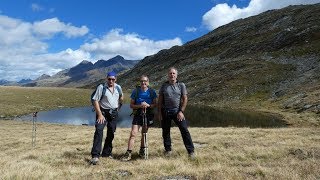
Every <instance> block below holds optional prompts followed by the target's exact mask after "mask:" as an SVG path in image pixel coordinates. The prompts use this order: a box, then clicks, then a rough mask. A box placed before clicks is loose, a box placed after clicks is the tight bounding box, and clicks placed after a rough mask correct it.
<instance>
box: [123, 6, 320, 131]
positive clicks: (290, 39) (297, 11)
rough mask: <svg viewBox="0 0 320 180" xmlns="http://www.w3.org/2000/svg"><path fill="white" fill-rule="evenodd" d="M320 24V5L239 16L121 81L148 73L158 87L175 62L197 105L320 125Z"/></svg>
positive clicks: (147, 61)
mask: <svg viewBox="0 0 320 180" xmlns="http://www.w3.org/2000/svg"><path fill="white" fill-rule="evenodd" d="M319 24H320V4H314V5H305V6H303V5H301V6H289V7H287V8H283V9H278V10H271V11H267V12H264V13H262V14H259V15H257V16H252V17H249V18H245V19H239V20H237V21H234V22H231V23H229V24H227V25H224V26H221V27H219V28H217V29H215V30H213V31H211V32H210V33H208V34H206V35H204V36H202V37H199V38H198V39H195V40H193V41H191V42H188V43H186V44H184V45H182V46H175V47H172V48H170V49H165V50H161V51H159V52H158V53H157V54H154V55H152V56H148V57H145V58H144V59H143V60H141V62H140V63H138V64H137V65H136V66H135V67H134V68H132V69H130V70H129V71H128V72H126V73H124V74H123V75H121V76H119V84H121V85H123V86H124V87H127V88H133V87H134V85H135V83H136V79H137V78H139V76H140V75H142V74H146V75H148V76H149V77H150V81H151V83H152V85H153V86H154V87H155V88H159V87H160V85H161V84H162V83H163V82H164V81H166V79H167V78H166V74H167V70H168V68H169V67H171V66H175V67H176V68H178V70H179V74H178V79H179V80H180V81H182V82H184V83H185V84H186V86H187V88H188V93H189V100H190V103H193V104H204V105H209V106H217V107H226V106H227V107H232V108H245V109H259V110H262V111H268V112H279V113H281V114H282V115H283V116H285V118H286V119H287V120H288V121H290V122H291V123H292V124H299V125H302V124H304V122H309V121H310V119H312V120H311V121H312V123H310V124H308V125H315V126H320V115H319V114H320V102H319V94H320V91H319V85H320V34H319V32H320V26H319ZM293 119H294V120H293Z"/></svg>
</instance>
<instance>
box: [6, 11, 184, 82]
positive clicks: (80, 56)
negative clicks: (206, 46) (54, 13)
mask: <svg viewBox="0 0 320 180" xmlns="http://www.w3.org/2000/svg"><path fill="white" fill-rule="evenodd" d="M88 32H89V29H88V28H87V27H86V26H82V27H75V26H72V25H71V24H66V23H64V22H61V21H60V20H59V19H58V18H52V19H45V20H42V21H37V22H33V23H30V22H25V21H22V20H20V19H15V18H10V17H8V16H4V15H0V49H1V51H0V79H6V80H11V81H12V80H13V81H18V80H20V79H26V78H31V79H35V78H37V77H39V76H40V75H42V74H48V75H53V74H55V73H57V72H58V71H61V70H63V69H66V68H70V67H73V66H75V65H76V64H78V63H80V62H81V61H82V60H90V61H95V60H99V59H106V60H107V59H110V58H112V57H114V56H116V55H121V56H123V57H124V58H126V59H133V60H135V59H142V58H144V57H145V56H148V55H152V54H155V53H157V52H158V51H160V50H162V49H167V48H170V47H172V46H175V45H182V41H181V39H180V38H174V39H167V40H161V41H154V40H150V39H147V38H143V37H141V36H140V35H138V34H136V33H127V34H124V33H123V32H122V30H121V29H113V30H111V31H109V32H108V33H106V34H105V35H104V36H103V37H101V38H94V39H92V40H91V41H90V42H87V43H85V44H83V45H79V49H75V50H72V49H70V48H68V49H66V50H62V51H60V52H57V53H52V52H48V47H49V46H50V44H48V42H52V41H53V40H54V39H53V38H58V37H60V36H55V35H56V34H62V35H64V36H65V37H67V39H64V41H65V42H66V43H68V38H70V37H74V38H76V37H80V36H84V35H88V36H90V34H88ZM48 40H52V41H48Z"/></svg>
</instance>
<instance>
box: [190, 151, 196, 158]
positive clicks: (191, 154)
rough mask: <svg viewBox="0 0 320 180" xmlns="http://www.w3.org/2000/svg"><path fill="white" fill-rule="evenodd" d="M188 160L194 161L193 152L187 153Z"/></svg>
mask: <svg viewBox="0 0 320 180" xmlns="http://www.w3.org/2000/svg"><path fill="white" fill-rule="evenodd" d="M189 159H190V160H195V159H196V155H195V154H194V152H191V153H189Z"/></svg>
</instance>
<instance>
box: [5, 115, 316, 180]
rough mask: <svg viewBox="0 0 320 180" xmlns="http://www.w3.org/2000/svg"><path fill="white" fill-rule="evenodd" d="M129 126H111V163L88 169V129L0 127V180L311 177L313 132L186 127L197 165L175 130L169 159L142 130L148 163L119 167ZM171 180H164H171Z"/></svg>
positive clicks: (156, 134) (155, 137)
mask: <svg viewBox="0 0 320 180" xmlns="http://www.w3.org/2000/svg"><path fill="white" fill-rule="evenodd" d="M129 132H130V129H129V128H118V129H117V132H116V135H115V140H114V151H113V153H114V157H115V159H112V160H111V159H105V158H102V159H101V162H100V164H99V165H96V166H92V165H89V164H88V161H89V159H90V149H91V146H92V139H93V133H94V127H91V126H70V125H56V124H44V123H41V124H38V126H37V141H36V146H35V147H34V148H32V144H31V134H32V123H30V122H19V121H5V120H2V121H0V136H1V139H2V140H1V142H0V154H1V157H2V158H1V159H0V164H1V165H0V179H122V178H127V179H172V178H173V179H182V178H185V179H318V178H319V177H320V169H319V167H320V143H319V142H320V131H319V129H317V128H283V129H282V128H281V129H249V128H231V127H230V128H190V132H191V134H192V135H193V140H194V143H195V146H196V154H197V159H196V160H194V161H191V160H189V159H188V158H187V153H186V150H185V148H184V146H183V143H182V139H181V136H180V132H179V131H178V129H177V128H176V127H175V128H172V139H173V148H174V153H173V157H171V158H165V157H164V156H163V154H162V151H163V148H162V141H161V138H160V137H161V129H157V128H152V129H150V131H149V153H150V154H149V159H148V160H142V159H140V158H138V155H137V152H138V148H139V145H138V144H139V141H137V142H136V143H135V148H134V154H133V160H132V161H130V162H122V161H121V160H120V157H121V156H122V155H123V153H124V152H125V151H126V145H127V139H128V136H129ZM170 177H171V178H170Z"/></svg>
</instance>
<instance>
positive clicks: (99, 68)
mask: <svg viewBox="0 0 320 180" xmlns="http://www.w3.org/2000/svg"><path fill="white" fill-rule="evenodd" d="M138 62H139V60H125V59H124V58H123V57H122V56H119V55H118V56H115V57H114V58H111V59H109V60H98V61H97V62H96V63H94V64H93V63H92V62H90V61H86V60H84V61H82V62H81V63H79V64H78V65H76V66H74V67H72V68H70V69H65V70H62V71H60V72H58V73H57V74H55V75H52V76H49V75H47V74H43V75H41V76H40V77H39V78H37V79H35V80H31V79H23V80H21V81H19V82H10V81H6V80H0V85H21V86H31V87H34V86H54V87H84V86H87V85H88V84H92V83H94V82H97V81H100V80H101V79H104V78H105V77H106V73H107V72H108V71H115V72H117V73H119V74H121V73H123V72H125V71H127V70H128V69H130V68H132V67H133V66H134V65H136V64H137V63H138Z"/></svg>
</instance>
